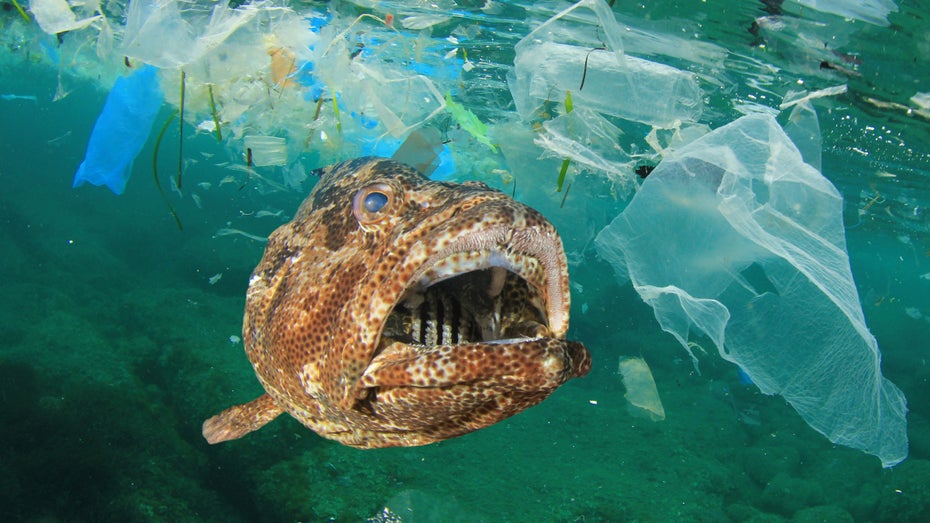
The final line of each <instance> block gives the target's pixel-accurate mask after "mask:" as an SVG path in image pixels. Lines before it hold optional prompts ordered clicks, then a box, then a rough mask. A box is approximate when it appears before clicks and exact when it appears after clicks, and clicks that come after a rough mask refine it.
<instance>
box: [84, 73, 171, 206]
mask: <svg viewBox="0 0 930 523" xmlns="http://www.w3.org/2000/svg"><path fill="white" fill-rule="evenodd" d="M156 73H157V71H156V69H155V68H154V67H151V66H145V67H142V68H141V69H139V70H138V71H136V72H135V73H133V74H132V75H129V76H121V77H120V78H119V79H117V80H116V83H115V84H114V85H113V89H112V90H111V91H110V94H109V95H108V96H107V101H106V103H105V104H104V106H103V111H101V113H100V116H99V117H97V123H95V124H94V130H93V132H92V133H91V135H90V142H89V143H88V144H87V152H86V153H85V156H84V161H83V162H81V165H80V167H78V170H77V173H75V175H74V187H78V186H80V185H83V184H84V183H85V182H86V183H90V184H92V185H105V186H107V187H108V188H109V189H110V190H111V191H113V192H114V193H116V194H122V193H123V191H124V190H125V189H126V182H128V181H129V175H130V174H131V171H132V163H133V160H135V158H136V156H138V155H139V152H140V151H141V150H142V147H143V146H144V145H145V142H146V141H147V140H148V137H149V133H150V132H151V130H152V123H153V122H154V121H155V116H157V115H158V109H159V108H160V107H161V105H162V92H161V88H160V87H159V83H158V75H157V74H156Z"/></svg>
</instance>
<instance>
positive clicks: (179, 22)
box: [124, 0, 264, 68]
mask: <svg viewBox="0 0 930 523" xmlns="http://www.w3.org/2000/svg"><path fill="white" fill-rule="evenodd" d="M188 5H189V4H187V3H185V2H181V1H179V0H134V1H132V2H130V3H129V11H128V14H127V18H126V28H125V36H124V45H125V51H124V52H125V54H126V55H128V56H130V57H133V58H137V59H139V60H141V61H143V62H146V63H149V64H152V65H155V66H158V67H161V68H175V67H182V66H184V65H187V64H189V63H192V62H195V61H197V60H198V59H200V58H201V57H202V56H203V55H205V54H206V53H207V52H209V51H211V50H213V49H215V48H216V47H218V46H219V45H220V44H222V43H223V42H224V41H225V40H226V39H227V38H229V35H231V34H232V33H233V32H235V31H236V30H237V29H239V28H240V27H242V26H243V25H244V24H245V23H246V22H248V21H249V20H251V19H252V18H253V17H254V16H255V15H256V14H257V13H258V11H259V10H260V9H261V8H262V7H263V5H264V4H263V2H255V3H250V4H244V5H241V6H239V7H237V8H235V9H233V8H231V7H229V5H228V4H227V3H226V2H219V3H217V4H216V5H215V6H214V7H213V10H212V11H210V12H209V14H208V13H207V12H204V11H197V10H193V9H190V10H183V9H182V6H185V7H186V6H188Z"/></svg>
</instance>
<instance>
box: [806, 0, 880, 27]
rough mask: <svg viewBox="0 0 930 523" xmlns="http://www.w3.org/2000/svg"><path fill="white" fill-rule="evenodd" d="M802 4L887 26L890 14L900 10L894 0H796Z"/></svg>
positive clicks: (844, 16)
mask: <svg viewBox="0 0 930 523" xmlns="http://www.w3.org/2000/svg"><path fill="white" fill-rule="evenodd" d="M794 1H795V2H797V3H798V4H801V5H802V6H805V7H809V8H811V9H814V10H816V11H821V12H823V13H830V14H834V15H838V16H842V17H843V18H851V19H853V20H861V21H863V22H868V23H870V24H875V25H880V26H887V25H889V22H888V15H889V14H891V13H892V12H895V11H897V10H898V6H897V4H895V3H894V0H794Z"/></svg>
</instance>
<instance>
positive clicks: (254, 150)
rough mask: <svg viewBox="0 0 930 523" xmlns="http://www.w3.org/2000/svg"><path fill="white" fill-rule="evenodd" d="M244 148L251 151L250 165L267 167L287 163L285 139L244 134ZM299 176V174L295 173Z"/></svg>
mask: <svg viewBox="0 0 930 523" xmlns="http://www.w3.org/2000/svg"><path fill="white" fill-rule="evenodd" d="M244 144H245V148H246V150H247V151H251V158H252V165H253V166H255V167H268V166H271V165H287V140H285V139H284V138H279V137H277V136H246V137H245V140H244ZM295 175H296V176H297V177H298V178H299V174H298V173H295Z"/></svg>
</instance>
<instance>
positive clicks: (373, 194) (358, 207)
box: [352, 183, 394, 225]
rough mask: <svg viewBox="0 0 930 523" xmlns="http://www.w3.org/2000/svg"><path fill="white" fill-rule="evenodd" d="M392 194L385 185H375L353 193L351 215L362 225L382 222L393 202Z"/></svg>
mask: <svg viewBox="0 0 930 523" xmlns="http://www.w3.org/2000/svg"><path fill="white" fill-rule="evenodd" d="M393 197H394V192H393V190H391V187H390V186H388V185H387V184H383V183H376V184H373V185H369V186H368V187H365V188H363V189H361V190H360V191H358V192H357V193H355V197H354V198H353V199H352V213H353V214H354V215H355V219H356V220H358V223H360V224H362V225H369V224H373V223H376V222H378V221H380V220H382V219H383V218H384V216H385V213H384V212H383V211H385V210H387V209H388V208H389V207H390V205H391V201H392V200H393Z"/></svg>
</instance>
